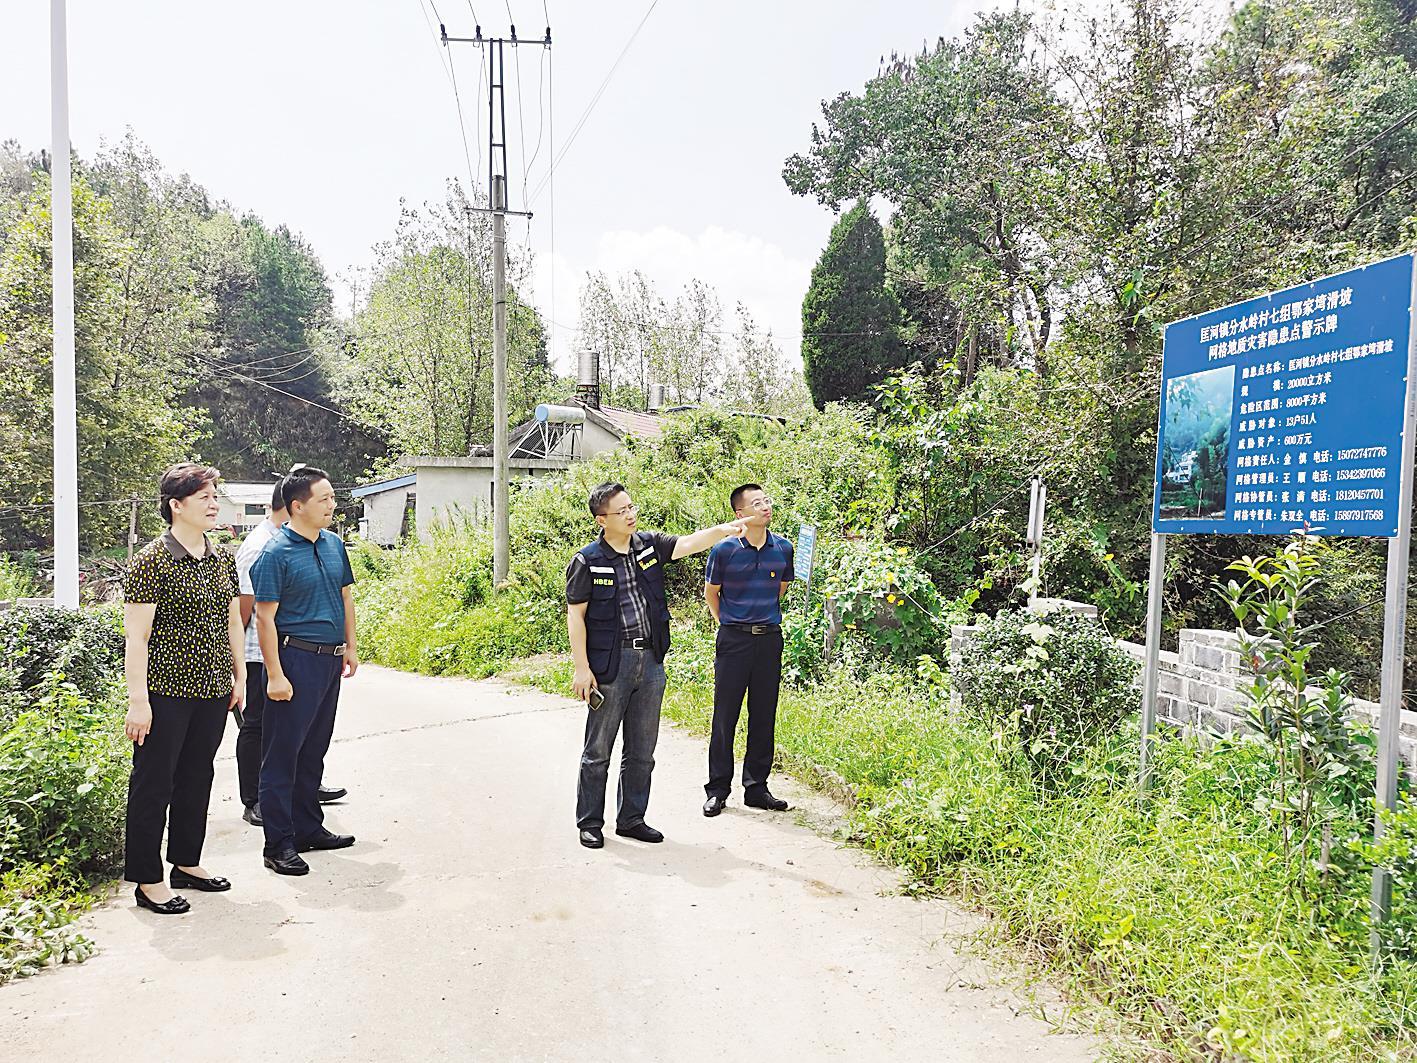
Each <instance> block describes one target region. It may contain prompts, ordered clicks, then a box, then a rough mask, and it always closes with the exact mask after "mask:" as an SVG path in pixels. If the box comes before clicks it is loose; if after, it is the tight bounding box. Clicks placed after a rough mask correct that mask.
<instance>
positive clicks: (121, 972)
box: [0, 667, 1097, 1063]
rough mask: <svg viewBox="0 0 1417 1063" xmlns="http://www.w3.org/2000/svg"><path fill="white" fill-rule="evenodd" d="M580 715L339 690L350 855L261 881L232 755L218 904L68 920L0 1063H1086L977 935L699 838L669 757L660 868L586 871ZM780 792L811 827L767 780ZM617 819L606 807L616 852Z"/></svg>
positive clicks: (448, 685)
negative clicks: (62, 945) (576, 818)
mask: <svg viewBox="0 0 1417 1063" xmlns="http://www.w3.org/2000/svg"><path fill="white" fill-rule="evenodd" d="M582 712H583V710H582V709H581V708H580V707H579V706H577V705H576V704H575V703H573V702H571V701H569V700H567V699H565V698H559V697H553V696H549V695H546V694H543V693H540V692H537V691H534V690H530V689H526V688H521V687H515V686H509V685H507V684H504V683H501V682H497V681H487V682H469V681H465V680H455V679H431V678H426V677H419V676H410V675H404V674H401V673H397V672H391V671H387V670H383V669H378V668H372V667H367V668H365V669H363V670H362V671H361V672H360V674H359V675H358V676H357V677H356V678H355V679H354V680H353V681H351V682H349V683H347V684H346V686H345V696H344V703H343V705H342V706H341V710H340V721H339V726H338V736H337V738H336V744H335V747H334V748H333V749H332V750H331V755H330V760H329V766H328V769H327V778H328V780H329V781H331V782H333V783H337V784H340V785H345V786H348V787H349V788H350V791H351V793H350V797H349V799H348V801H347V802H346V803H344V804H341V805H335V806H330V808H329V809H328V813H329V815H328V822H329V824H330V825H331V826H332V827H333V828H334V829H336V830H342V831H349V832H352V833H354V834H356V835H358V838H359V843H358V845H357V846H355V847H354V848H352V849H348V850H344V851H342V852H338V853H313V854H311V855H310V857H309V860H310V864H311V865H312V868H313V870H312V872H311V874H310V875H309V876H307V877H305V878H297V879H290V878H280V877H278V876H276V875H273V874H271V873H270V872H267V871H265V870H264V869H263V868H262V866H261V861H260V838H259V833H258V832H257V831H256V830H255V829H254V828H251V827H248V826H247V825H246V824H245V823H243V822H242V821H241V819H240V818H239V813H240V804H239V803H238V801H237V800H236V798H235V765H234V762H233V761H232V759H231V752H232V739H233V737H234V735H233V731H234V728H229V729H228V733H227V736H226V743H225V745H224V747H223V750H222V753H221V755H220V757H221V759H219V760H218V763H217V783H216V792H215V794H214V799H213V802H212V815H211V825H210V829H209V833H208V844H207V852H206V858H205V860H204V863H205V864H206V866H207V867H208V868H209V869H210V870H211V871H212V872H213V873H214V874H221V875H226V876H227V877H229V878H230V879H232V881H233V882H234V883H235V888H234V889H233V890H232V891H231V892H229V893H226V894H216V895H207V894H200V893H192V892H188V893H187V894H186V895H187V897H188V899H189V900H190V901H191V902H192V911H191V913H190V914H188V915H187V916H185V917H180V918H173V917H162V916H157V915H153V914H151V913H148V912H142V911H139V910H138V909H136V908H135V907H134V906H133V902H132V896H131V893H130V892H124V893H121V894H120V895H118V897H116V898H115V899H114V900H113V901H112V902H110V903H109V904H108V905H107V906H105V907H103V908H101V909H99V910H98V911H96V912H94V913H93V914H91V915H90V916H89V917H87V918H86V920H85V925H86V928H87V932H88V933H89V934H90V936H91V937H93V938H94V939H95V940H96V941H97V942H98V943H99V946H100V951H99V952H98V954H97V955H96V956H95V957H94V958H93V959H92V960H90V961H89V962H88V963H86V964H83V965H81V966H78V967H68V968H63V969H60V970H57V971H51V972H47V973H45V974H42V975H40V976H38V977H35V978H31V979H29V980H26V981H23V982H17V983H13V984H11V985H9V986H6V987H4V988H0V1045H3V1050H0V1056H3V1058H4V1059H6V1060H15V1061H36V1063H37V1061H48V1060H56V1061H58V1060H63V1061H67V1063H86V1061H90V1060H92V1061H94V1063H130V1061H134V1063H136V1061H139V1060H142V1061H174V1063H177V1061H180V1063H198V1061H201V1063H225V1061H233V1063H235V1061H243V1063H252V1061H258V1060H261V1061H284V1060H305V1061H312V1063H327V1061H329V1063H334V1061H343V1060H351V1061H356V1060H357V1061H363V1060H368V1061H371V1063H372V1061H379V1063H399V1061H403V1060H469V1059H488V1060H577V1061H596V1060H611V1059H613V1060H617V1061H620V1060H666V1061H668V1060H673V1061H693V1060H714V1061H723V1060H739V1059H756V1060H784V1061H785V1060H794V1061H795V1060H815V1059H846V1060H891V1061H901V1060H930V1061H934V1063H943V1061H955V1060H961V1061H962V1060H991V1061H992V1060H1005V1061H1009V1063H1025V1061H1029V1060H1039V1061H1043V1060H1047V1061H1049V1063H1066V1061H1071V1060H1088V1059H1093V1058H1095V1057H1096V1055H1097V1046H1096V1045H1095V1044H1094V1043H1093V1042H1091V1041H1089V1040H1087V1039H1085V1038H1082V1037H1077V1036H1073V1035H1062V1034H1058V1033H1056V1032H1053V1031H1052V1030H1051V1028H1050V1027H1049V1025H1047V1024H1045V1023H1044V1022H1042V1021H1039V1020H1038V1019H1037V1018H1035V1017H1033V1016H1034V1015H1035V1014H1036V1009H1035V1008H1034V1007H1033V1006H1032V1005H1026V1004H1024V1003H1023V1002H1022V1000H1021V998H1020V997H1018V996H1017V995H1015V994H1014V993H1013V992H1011V991H1010V990H1009V989H1007V988H1005V987H1004V986H1003V985H1002V984H1001V982H1000V980H999V978H998V976H997V974H996V973H995V972H992V971H991V970H990V969H989V968H988V967H987V966H986V965H984V964H983V963H981V962H980V961H979V960H977V959H973V958H970V957H968V956H964V955H959V954H957V953H956V952H955V951H954V949H953V948H952V946H951V943H952V942H956V943H957V942H958V941H959V940H960V939H961V936H962V935H964V934H966V933H967V932H968V930H969V928H970V927H971V926H972V925H973V923H972V917H971V916H968V915H965V914H962V913H960V912H959V911H957V910H956V909H953V908H951V907H950V906H948V905H945V904H942V903H939V902H935V901H918V900H913V899H910V898H907V897H903V896H899V895H896V894H895V893H894V892H893V890H894V887H895V886H896V885H897V884H898V878H897V876H896V875H895V873H894V872H892V871H890V870H888V869H885V868H883V867H881V866H880V865H879V864H877V863H875V862H874V861H872V860H871V859H870V858H868V857H866V856H865V855H863V854H861V853H859V852H856V851H853V850H851V849H849V848H845V847H842V846H840V845H839V844H837V843H836V842H834V841H832V840H831V839H830V838H829V837H826V836H824V835H822V834H820V833H817V832H815V831H813V830H811V829H808V828H807V827H805V826H803V825H802V824H801V822H800V821H799V819H798V817H797V816H796V815H795V814H794V813H787V814H781V815H774V814H770V813H759V812H754V811H752V810H747V809H744V808H743V807H742V805H741V803H740V802H739V801H738V796H737V795H736V794H735V797H734V800H733V803H732V804H730V805H729V808H728V809H727V811H726V812H725V813H724V814H723V815H721V816H720V817H718V818H717V819H713V820H709V819H705V818H704V817H703V816H702V815H701V814H700V812H699V805H700V803H701V801H702V799H703V791H702V782H703V779H702V775H703V772H704V747H703V744H702V742H701V741H700V740H698V739H696V738H694V737H692V736H689V735H687V734H685V733H684V732H682V731H679V730H677V729H675V728H672V727H669V726H667V725H666V726H665V728H664V731H663V733H662V735H661V738H660V746H659V756H658V767H657V768H656V771H655V778H654V797H653V800H652V801H651V805H650V812H651V815H650V822H651V823H652V824H654V825H656V826H658V827H659V828H660V829H662V830H663V831H664V832H665V833H666V835H668V840H667V841H666V842H665V843H663V844H662V845H654V846H651V845H644V844H641V843H638V842H631V841H628V840H625V839H620V838H616V837H615V836H614V835H613V833H612V832H610V831H607V836H606V846H605V848H604V849H603V850H600V851H598V852H592V851H588V850H586V849H583V848H581V846H580V845H579V844H578V843H577V840H576V833H575V828H574V822H573V815H572V809H573V803H574V801H573V799H574V780H575V767H576V762H577V757H578V755H579V749H580V737H581V728H582V722H583V718H582ZM616 755H617V757H618V749H617V753H616ZM612 768H613V765H612ZM612 779H613V773H612ZM775 789H777V791H778V793H779V794H780V795H781V796H786V797H787V798H788V799H789V800H792V801H793V802H794V803H804V804H805V806H806V807H807V808H808V809H815V810H816V811H817V812H818V813H820V814H823V815H825V814H828V813H829V812H830V806H829V803H828V802H826V801H825V799H823V798H821V797H819V796H816V795H812V794H809V793H808V792H807V791H806V790H805V789H804V788H803V787H800V786H796V785H794V784H793V783H792V782H791V781H790V780H786V779H783V780H781V781H780V782H779V783H778V784H776V785H775ZM613 799H614V798H613V783H612V793H611V802H612V806H611V809H610V812H611V817H610V818H611V822H612V823H613ZM1053 1007H1056V1005H1053Z"/></svg>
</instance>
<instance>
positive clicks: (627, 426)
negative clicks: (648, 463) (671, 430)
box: [586, 406, 664, 439]
mask: <svg viewBox="0 0 1417 1063" xmlns="http://www.w3.org/2000/svg"><path fill="white" fill-rule="evenodd" d="M597 414H599V416H598V417H597V416H596V415H597ZM586 416H587V417H588V418H590V419H591V420H593V421H600V422H608V423H602V425H601V427H603V428H608V429H610V430H611V431H613V432H614V433H615V434H616V435H618V436H619V437H620V438H621V439H623V438H624V437H625V436H640V437H642V438H644V439H658V438H659V437H660V436H661V435H663V434H664V418H662V417H660V416H659V414H657V413H645V412H644V411H642V410H626V409H624V408H622V407H620V406H602V407H600V409H598V410H593V409H587V410H586Z"/></svg>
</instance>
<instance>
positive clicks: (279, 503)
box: [271, 479, 285, 513]
mask: <svg viewBox="0 0 1417 1063" xmlns="http://www.w3.org/2000/svg"><path fill="white" fill-rule="evenodd" d="M284 486H285V480H283V479H282V480H277V481H276V486H275V489H274V490H273V491H272V492H271V512H272V513H274V512H276V511H277V510H281V509H284V508H285V496H284V495H283V494H281V488H282V487H284Z"/></svg>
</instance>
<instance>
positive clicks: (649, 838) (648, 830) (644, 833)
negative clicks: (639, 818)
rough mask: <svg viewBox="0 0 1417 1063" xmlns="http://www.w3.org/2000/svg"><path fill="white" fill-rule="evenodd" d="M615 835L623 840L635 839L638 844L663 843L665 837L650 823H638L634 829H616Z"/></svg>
mask: <svg viewBox="0 0 1417 1063" xmlns="http://www.w3.org/2000/svg"><path fill="white" fill-rule="evenodd" d="M615 833H616V834H618V835H620V837H622V838H634V839H635V841H637V842H662V841H664V835H663V834H660V833H659V831H657V830H655V829H654V828H653V827H651V826H650V825H649V824H648V823H636V824H635V825H634V826H633V827H616V828H615Z"/></svg>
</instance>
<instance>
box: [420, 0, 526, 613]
mask: <svg viewBox="0 0 1417 1063" xmlns="http://www.w3.org/2000/svg"><path fill="white" fill-rule="evenodd" d="M476 29H477V32H476V35H475V36H472V37H449V36H448V28H447V26H445V25H441V24H440V25H439V26H438V32H439V33H440V34H441V35H442V38H443V47H445V48H446V47H447V46H448V44H449V43H450V42H451V43H460V44H474V45H476V46H477V47H479V48H482V47H484V46H485V47H486V48H487V207H486V209H485V210H483V209H480V208H477V207H473V208H470V209H471V210H472V211H473V212H475V213H479V214H491V215H492V263H493V264H492V585H493V587H500V586H501V585H502V584H503V583H505V582H506V580H507V572H508V568H509V566H510V554H511V523H510V520H509V514H508V512H507V509H508V505H509V502H508V495H509V494H510V492H509V490H508V483H507V481H508V478H509V475H510V473H509V470H508V468H507V215H508V214H515V215H517V216H518V217H523V218H530V217H531V213H530V212H529V211H520V210H508V209H507V96H506V92H505V82H506V61H505V58H504V52H505V49H506V46H507V45H509V44H510V45H511V46H512V47H513V48H516V47H518V46H519V45H521V44H524V43H525V44H535V45H539V46H541V47H544V48H550V47H551V27H550V26H547V27H546V36H545V38H544V39H542V40H530V41H518V40H517V28H516V26H512V27H511V34H510V36H508V37H484V36H482V27H481V26H478V27H477V28H476ZM470 191H471V189H469V192H470Z"/></svg>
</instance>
